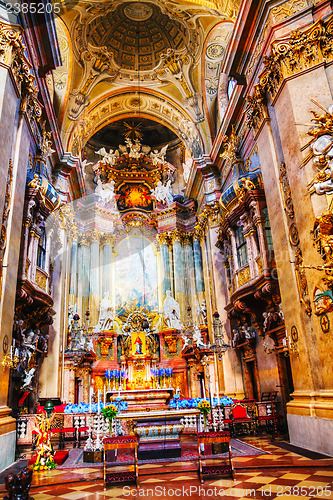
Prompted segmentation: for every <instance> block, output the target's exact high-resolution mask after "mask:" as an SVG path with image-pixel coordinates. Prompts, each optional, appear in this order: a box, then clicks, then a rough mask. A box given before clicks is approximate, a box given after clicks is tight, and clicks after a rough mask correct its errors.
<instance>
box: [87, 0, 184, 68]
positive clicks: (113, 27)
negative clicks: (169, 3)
mask: <svg viewBox="0 0 333 500" xmlns="http://www.w3.org/2000/svg"><path fill="white" fill-rule="evenodd" d="M86 37H87V41H88V43H90V44H91V45H94V46H96V47H97V46H98V47H106V48H107V50H108V51H109V52H111V53H113V57H114V61H115V63H116V65H117V66H119V67H122V68H123V69H126V70H129V71H135V70H140V71H149V70H152V69H154V68H155V67H156V66H157V65H158V63H159V61H160V57H161V55H162V54H166V53H167V51H168V49H172V50H176V51H178V50H181V49H183V48H184V47H185V45H186V43H187V38H188V37H187V34H186V30H185V26H183V25H182V24H181V23H180V22H177V21H175V20H171V19H170V18H169V17H168V16H167V15H166V14H163V13H162V11H161V10H160V8H159V7H158V6H157V5H153V4H145V3H142V4H141V3H140V4H139V3H136V2H133V3H130V4H122V5H119V6H118V7H117V8H116V10H115V11H113V12H108V13H107V14H106V15H103V16H99V17H97V18H95V19H94V20H93V21H92V22H91V23H90V24H89V25H88V26H87V30H86Z"/></svg>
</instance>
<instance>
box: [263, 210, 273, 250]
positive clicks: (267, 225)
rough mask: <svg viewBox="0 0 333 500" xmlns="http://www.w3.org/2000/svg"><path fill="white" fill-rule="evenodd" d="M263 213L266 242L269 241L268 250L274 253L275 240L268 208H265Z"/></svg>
mask: <svg viewBox="0 0 333 500" xmlns="http://www.w3.org/2000/svg"><path fill="white" fill-rule="evenodd" d="M263 213H264V215H265V232H266V240H267V250H269V251H271V252H273V250H274V248H273V239H272V232H271V224H270V222H269V217H268V210H267V207H265V208H264V209H263Z"/></svg>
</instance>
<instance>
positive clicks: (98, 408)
mask: <svg viewBox="0 0 333 500" xmlns="http://www.w3.org/2000/svg"><path fill="white" fill-rule="evenodd" d="M97 413H101V393H100V391H99V390H98V406H97Z"/></svg>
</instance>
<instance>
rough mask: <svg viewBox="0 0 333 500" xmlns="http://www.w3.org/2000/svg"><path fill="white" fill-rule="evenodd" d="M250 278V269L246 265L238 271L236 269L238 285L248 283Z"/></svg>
mask: <svg viewBox="0 0 333 500" xmlns="http://www.w3.org/2000/svg"><path fill="white" fill-rule="evenodd" d="M250 279H251V271H250V268H249V267H248V266H247V267H245V268H244V269H241V270H240V271H237V282H238V287H241V286H243V285H245V284H246V283H248V282H249V281H250Z"/></svg>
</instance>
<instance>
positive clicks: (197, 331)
mask: <svg viewBox="0 0 333 500" xmlns="http://www.w3.org/2000/svg"><path fill="white" fill-rule="evenodd" d="M193 340H195V341H196V343H197V347H200V348H201V347H202V348H205V347H206V344H204V341H203V339H202V336H201V330H200V326H198V325H194V327H193Z"/></svg>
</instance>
